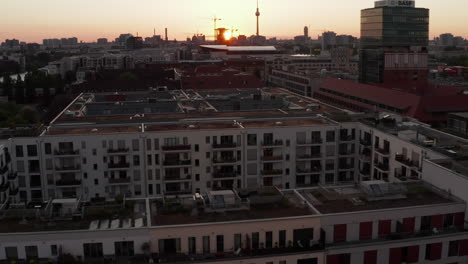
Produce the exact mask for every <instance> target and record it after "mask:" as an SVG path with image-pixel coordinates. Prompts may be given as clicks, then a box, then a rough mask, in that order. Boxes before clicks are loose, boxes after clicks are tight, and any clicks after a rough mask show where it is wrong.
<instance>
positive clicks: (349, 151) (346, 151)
mask: <svg viewBox="0 0 468 264" xmlns="http://www.w3.org/2000/svg"><path fill="white" fill-rule="evenodd" d="M338 153H339V154H340V155H341V156H350V155H354V150H353V149H341V150H340V151H339V152H338Z"/></svg>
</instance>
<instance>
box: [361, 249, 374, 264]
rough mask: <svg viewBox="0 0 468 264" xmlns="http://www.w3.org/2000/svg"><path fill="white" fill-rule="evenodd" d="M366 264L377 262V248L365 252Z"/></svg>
mask: <svg viewBox="0 0 468 264" xmlns="http://www.w3.org/2000/svg"><path fill="white" fill-rule="evenodd" d="M364 264H377V250H371V251H366V252H364Z"/></svg>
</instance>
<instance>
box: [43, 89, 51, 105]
mask: <svg viewBox="0 0 468 264" xmlns="http://www.w3.org/2000/svg"><path fill="white" fill-rule="evenodd" d="M43 89H44V93H43V95H42V96H43V97H44V105H45V106H49V105H50V102H51V100H50V87H48V86H46V87H44V88H43Z"/></svg>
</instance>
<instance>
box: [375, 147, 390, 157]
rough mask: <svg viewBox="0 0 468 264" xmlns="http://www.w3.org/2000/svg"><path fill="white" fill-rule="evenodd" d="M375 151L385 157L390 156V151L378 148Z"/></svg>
mask: <svg viewBox="0 0 468 264" xmlns="http://www.w3.org/2000/svg"><path fill="white" fill-rule="evenodd" d="M375 151H376V152H377V153H380V154H381V155H384V156H388V155H390V150H389V149H382V148H376V149H375Z"/></svg>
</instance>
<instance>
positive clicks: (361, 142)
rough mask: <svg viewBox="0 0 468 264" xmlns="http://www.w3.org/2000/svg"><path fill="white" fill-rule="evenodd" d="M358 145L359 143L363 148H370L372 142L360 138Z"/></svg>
mask: <svg viewBox="0 0 468 264" xmlns="http://www.w3.org/2000/svg"><path fill="white" fill-rule="evenodd" d="M359 143H360V144H361V145H363V146H366V147H370V146H372V142H371V140H370V139H365V138H361V139H360V140H359Z"/></svg>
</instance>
